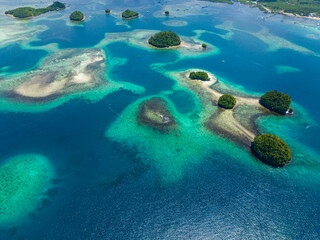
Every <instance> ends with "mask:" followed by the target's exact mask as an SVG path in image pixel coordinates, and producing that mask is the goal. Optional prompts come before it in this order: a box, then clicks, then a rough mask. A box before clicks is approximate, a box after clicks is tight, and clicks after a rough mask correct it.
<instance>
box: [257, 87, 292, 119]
mask: <svg viewBox="0 0 320 240" xmlns="http://www.w3.org/2000/svg"><path fill="white" fill-rule="evenodd" d="M260 104H261V105H262V106H264V107H265V108H268V109H269V110H271V111H274V112H276V113H279V114H286V113H287V111H289V109H290V104H291V97H290V96H289V95H287V94H285V93H281V92H277V91H270V92H267V93H265V94H264V95H262V96H261V98H260Z"/></svg>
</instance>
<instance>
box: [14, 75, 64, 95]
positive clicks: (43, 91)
mask: <svg viewBox="0 0 320 240" xmlns="http://www.w3.org/2000/svg"><path fill="white" fill-rule="evenodd" d="M66 82H67V81H66V79H63V80H60V81H54V82H51V83H48V84H45V83H41V80H40V81H39V80H37V79H36V80H31V81H27V82H24V83H22V84H21V85H20V86H18V87H17V88H16V89H14V92H15V93H17V94H19V95H21V96H24V97H31V98H42V97H48V96H50V95H52V94H55V93H57V92H59V91H60V90H62V89H63V88H64V86H65V84H66Z"/></svg>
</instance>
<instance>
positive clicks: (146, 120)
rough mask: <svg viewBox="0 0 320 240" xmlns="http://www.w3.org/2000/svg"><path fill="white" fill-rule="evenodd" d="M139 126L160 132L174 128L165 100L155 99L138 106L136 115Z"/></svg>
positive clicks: (173, 120)
mask: <svg viewBox="0 0 320 240" xmlns="http://www.w3.org/2000/svg"><path fill="white" fill-rule="evenodd" d="M137 121H138V123H139V124H142V125H146V126H149V127H152V128H154V129H157V130H160V131H161V132H168V131H170V130H173V129H175V128H176V126H177V123H176V121H175V119H174V117H173V116H172V114H171V113H170V111H169V110H168V107H167V103H166V101H165V100H163V99H161V98H158V97H155V98H151V99H149V100H146V101H144V102H143V103H141V104H140V106H139V109H138V114H137Z"/></svg>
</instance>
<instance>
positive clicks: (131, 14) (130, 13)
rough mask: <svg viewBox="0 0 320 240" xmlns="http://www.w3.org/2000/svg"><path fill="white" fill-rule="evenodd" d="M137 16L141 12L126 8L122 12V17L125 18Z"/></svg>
mask: <svg viewBox="0 0 320 240" xmlns="http://www.w3.org/2000/svg"><path fill="white" fill-rule="evenodd" d="M136 17H139V13H138V12H135V11H131V10H129V9H127V10H125V11H124V12H123V13H122V18H124V19H132V18H136Z"/></svg>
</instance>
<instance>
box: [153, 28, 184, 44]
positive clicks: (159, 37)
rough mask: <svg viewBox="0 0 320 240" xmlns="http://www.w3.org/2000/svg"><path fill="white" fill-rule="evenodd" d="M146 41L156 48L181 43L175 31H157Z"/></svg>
mask: <svg viewBox="0 0 320 240" xmlns="http://www.w3.org/2000/svg"><path fill="white" fill-rule="evenodd" d="M148 43H149V44H150V45H152V46H154V47H157V48H167V47H175V46H179V45H180V44H181V39H180V37H179V36H178V34H176V33H175V32H172V31H170V30H169V31H163V32H158V33H156V34H155V35H153V36H152V37H150V38H149V40H148Z"/></svg>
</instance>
